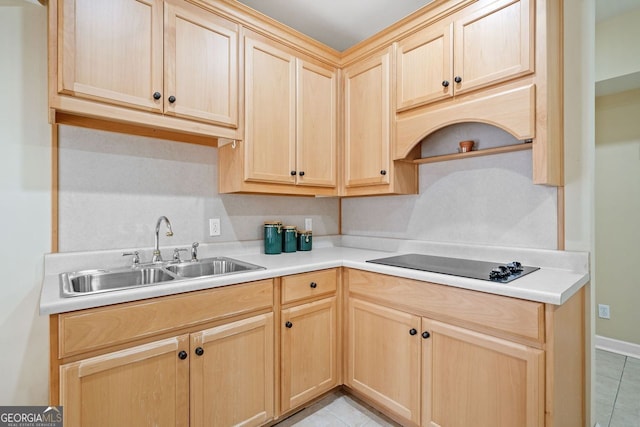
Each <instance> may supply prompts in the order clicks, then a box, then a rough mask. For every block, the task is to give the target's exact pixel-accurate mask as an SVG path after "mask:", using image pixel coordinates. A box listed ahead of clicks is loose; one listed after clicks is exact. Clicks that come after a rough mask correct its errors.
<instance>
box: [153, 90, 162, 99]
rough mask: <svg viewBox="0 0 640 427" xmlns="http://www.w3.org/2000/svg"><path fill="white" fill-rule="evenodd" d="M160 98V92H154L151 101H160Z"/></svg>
mask: <svg viewBox="0 0 640 427" xmlns="http://www.w3.org/2000/svg"><path fill="white" fill-rule="evenodd" d="M160 98H162V94H161V93H160V92H154V93H153V99H156V100H157V99H160Z"/></svg>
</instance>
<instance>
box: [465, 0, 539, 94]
mask: <svg viewBox="0 0 640 427" xmlns="http://www.w3.org/2000/svg"><path fill="white" fill-rule="evenodd" d="M534 15H535V13H534V1H533V0H500V1H497V2H495V3H492V4H491V5H489V6H487V7H485V8H483V9H480V10H478V11H476V12H472V13H467V12H465V11H462V12H461V13H460V17H459V18H457V19H456V22H455V30H454V34H455V41H454V54H455V58H454V74H455V76H456V77H459V78H460V79H461V82H460V83H455V87H454V91H455V93H457V94H458V93H464V92H467V91H470V90H474V89H478V88H481V87H484V86H487V85H490V84H494V83H498V82H501V81H504V80H508V79H511V78H515V77H518V76H522V75H525V74H529V73H532V72H533V71H534V58H533V55H534V53H535V52H534V32H535V27H534Z"/></svg>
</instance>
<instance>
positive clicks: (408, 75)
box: [396, 0, 535, 111]
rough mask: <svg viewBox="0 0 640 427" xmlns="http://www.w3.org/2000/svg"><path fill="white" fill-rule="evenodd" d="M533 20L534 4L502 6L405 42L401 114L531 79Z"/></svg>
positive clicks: (509, 0) (469, 13) (474, 11)
mask: <svg viewBox="0 0 640 427" xmlns="http://www.w3.org/2000/svg"><path fill="white" fill-rule="evenodd" d="M485 3H486V2H485ZM534 15H535V12H534V10H533V2H532V1H531V2H530V0H515V1H514V0H500V1H496V2H494V3H491V4H489V5H487V6H485V7H481V8H478V7H477V6H475V7H474V6H470V7H469V8H467V9H464V10H462V11H461V12H458V13H457V14H454V15H453V16H452V17H450V18H446V19H444V20H442V21H438V22H436V23H434V24H432V25H430V26H428V27H425V28H423V29H421V30H420V31H418V32H416V33H414V34H412V35H411V36H409V37H406V38H404V39H402V40H400V41H399V42H398V50H397V81H396V84H397V92H396V93H397V109H398V111H403V110H406V109H409V108H413V107H416V106H420V105H424V104H427V103H430V102H433V101H438V100H441V99H445V98H449V97H452V96H454V95H460V94H463V93H466V92H470V91H473V90H476V89H480V88H483V87H486V86H489V85H492V84H495V83H499V82H503V81H505V80H509V79H512V78H516V77H519V76H523V75H526V74H530V73H532V72H533V66H534V59H533V53H534V48H533V46H534V40H535V39H534V22H533V17H534Z"/></svg>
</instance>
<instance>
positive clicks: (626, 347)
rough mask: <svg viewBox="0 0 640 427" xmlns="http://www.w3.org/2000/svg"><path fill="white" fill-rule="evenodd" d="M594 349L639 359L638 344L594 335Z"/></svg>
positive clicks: (639, 346) (639, 350)
mask: <svg viewBox="0 0 640 427" xmlns="http://www.w3.org/2000/svg"><path fill="white" fill-rule="evenodd" d="M595 347H596V348H597V349H600V350H606V351H610V352H613V353H618V354H623V355H625V356H631V357H635V358H637V359H640V345H638V344H634V343H630V342H626V341H620V340H616V339H613V338H607V337H601V336H600V335H596V337H595Z"/></svg>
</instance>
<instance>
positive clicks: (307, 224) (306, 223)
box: [304, 218, 313, 231]
mask: <svg viewBox="0 0 640 427" xmlns="http://www.w3.org/2000/svg"><path fill="white" fill-rule="evenodd" d="M312 228H313V220H312V219H311V218H305V219H304V229H305V230H306V231H311V229H312Z"/></svg>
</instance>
